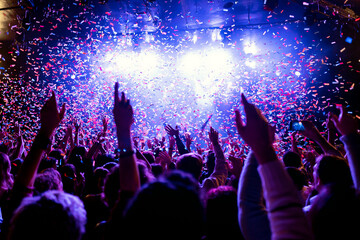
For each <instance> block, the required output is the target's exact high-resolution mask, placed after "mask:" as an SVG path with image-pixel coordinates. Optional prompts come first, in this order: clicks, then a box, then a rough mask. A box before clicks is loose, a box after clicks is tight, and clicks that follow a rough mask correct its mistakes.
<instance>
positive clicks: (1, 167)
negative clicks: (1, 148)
mask: <svg viewBox="0 0 360 240" xmlns="http://www.w3.org/2000/svg"><path fill="white" fill-rule="evenodd" d="M12 186H13V175H12V174H11V164H10V159H9V156H8V155H7V154H5V153H2V152H0V187H1V188H4V189H11V188H12Z"/></svg>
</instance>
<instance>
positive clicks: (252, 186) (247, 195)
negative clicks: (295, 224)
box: [238, 151, 271, 240]
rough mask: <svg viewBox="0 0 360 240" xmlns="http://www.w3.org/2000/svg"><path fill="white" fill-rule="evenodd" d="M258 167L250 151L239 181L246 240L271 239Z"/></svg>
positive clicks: (243, 229)
mask: <svg viewBox="0 0 360 240" xmlns="http://www.w3.org/2000/svg"><path fill="white" fill-rule="evenodd" d="M258 166H259V165H258V163H257V161H256V158H255V155H254V153H253V152H252V151H250V153H249V155H248V156H247V159H246V160H245V164H244V167H243V170H242V173H241V175H240V179H239V187H238V207H239V224H240V228H241V231H242V233H243V235H244V237H245V239H248V240H257V239H263V240H267V239H271V230H270V223H269V219H268V215H267V210H266V206H265V203H264V196H263V189H262V185H261V179H260V176H259V173H258V171H257V168H258ZM259 226H261V228H259Z"/></svg>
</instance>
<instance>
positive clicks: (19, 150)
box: [10, 122, 25, 160]
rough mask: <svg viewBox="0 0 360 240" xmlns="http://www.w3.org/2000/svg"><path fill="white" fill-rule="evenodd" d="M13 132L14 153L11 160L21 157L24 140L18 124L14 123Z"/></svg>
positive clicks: (23, 149)
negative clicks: (14, 141)
mask: <svg viewBox="0 0 360 240" xmlns="http://www.w3.org/2000/svg"><path fill="white" fill-rule="evenodd" d="M15 132H16V146H15V150H14V152H13V153H12V154H11V156H10V159H11V160H14V159H16V158H19V157H21V156H22V154H23V153H24V151H25V146H24V140H23V137H22V134H21V129H20V126H19V123H18V122H16V123H15Z"/></svg>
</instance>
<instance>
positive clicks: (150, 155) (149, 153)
mask: <svg viewBox="0 0 360 240" xmlns="http://www.w3.org/2000/svg"><path fill="white" fill-rule="evenodd" d="M142 155H143V156H144V157H145V158H146V160H147V161H148V162H149V163H150V164H151V163H154V162H155V155H154V153H153V152H152V151H143V152H142Z"/></svg>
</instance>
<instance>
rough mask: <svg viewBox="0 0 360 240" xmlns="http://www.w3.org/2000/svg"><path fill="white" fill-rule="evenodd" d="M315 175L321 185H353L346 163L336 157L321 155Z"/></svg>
mask: <svg viewBox="0 0 360 240" xmlns="http://www.w3.org/2000/svg"><path fill="white" fill-rule="evenodd" d="M316 174H317V176H318V178H319V179H320V181H321V183H322V184H323V185H325V184H329V183H331V184H340V185H344V186H352V185H353V181H352V177H351V172H350V168H349V165H348V163H347V162H346V160H345V159H343V158H340V157H338V156H333V155H321V156H320V158H319V161H318V162H317V169H316Z"/></svg>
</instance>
